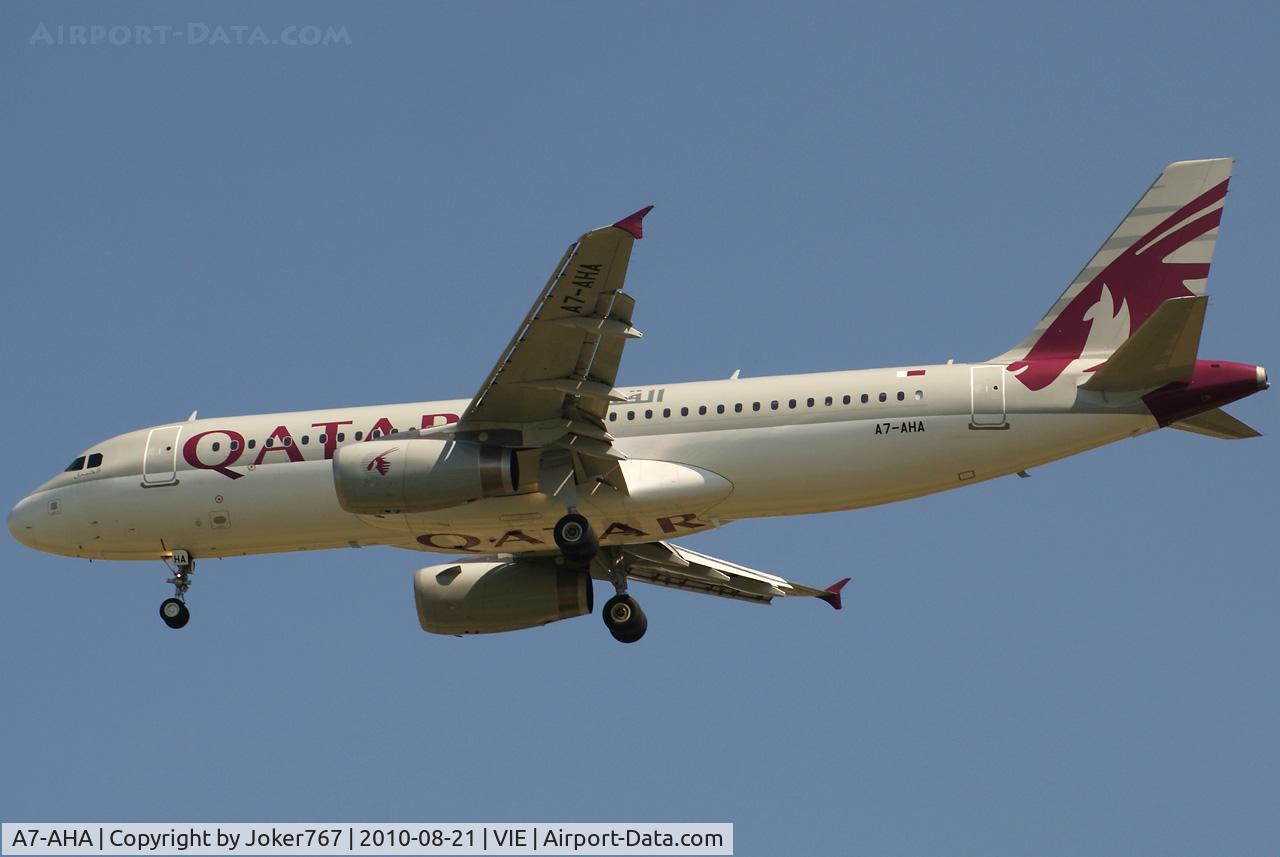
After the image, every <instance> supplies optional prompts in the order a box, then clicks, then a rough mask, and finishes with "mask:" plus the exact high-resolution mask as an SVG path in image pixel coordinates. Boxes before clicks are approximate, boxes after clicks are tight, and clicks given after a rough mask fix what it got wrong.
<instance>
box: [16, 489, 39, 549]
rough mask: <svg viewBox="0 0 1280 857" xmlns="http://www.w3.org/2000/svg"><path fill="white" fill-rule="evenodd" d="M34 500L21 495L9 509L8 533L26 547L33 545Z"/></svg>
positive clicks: (34, 531)
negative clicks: (16, 502)
mask: <svg viewBox="0 0 1280 857" xmlns="http://www.w3.org/2000/svg"><path fill="white" fill-rule="evenodd" d="M35 507H36V501H35V500H34V499H33V498H31V497H23V498H22V499H21V500H19V501H18V504H17V505H16V506H14V507H13V508H12V509H10V510H9V535H11V536H13V537H14V538H15V539H17V540H18V541H20V542H22V543H23V544H24V545H27V546H28V547H35V534H36V529H35V521H36V516H35Z"/></svg>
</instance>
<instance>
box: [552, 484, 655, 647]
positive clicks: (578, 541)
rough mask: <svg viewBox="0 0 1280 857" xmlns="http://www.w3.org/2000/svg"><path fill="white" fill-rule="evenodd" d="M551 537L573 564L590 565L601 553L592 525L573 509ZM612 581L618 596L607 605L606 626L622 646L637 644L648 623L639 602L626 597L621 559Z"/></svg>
mask: <svg viewBox="0 0 1280 857" xmlns="http://www.w3.org/2000/svg"><path fill="white" fill-rule="evenodd" d="M552 535H553V536H554V537H555V540H556V547H558V548H560V553H562V554H563V555H564V558H565V559H567V560H569V561H570V562H575V563H582V564H583V565H589V564H590V563H591V561H592V560H593V559H595V558H596V555H597V554H598V553H599V552H600V539H599V538H597V537H596V534H595V532H594V531H593V530H592V529H591V522H590V521H588V520H587V519H586V518H584V517H583V516H582V515H579V514H578V513H577V512H576V511H574V510H573V509H572V508H570V509H569V514H567V515H565V516H564V517H563V518H561V519H560V520H558V521H556V526H555V529H554V530H553V531H552ZM611 553H612V551H611ZM609 577H610V579H611V580H612V582H613V588H614V590H615V591H616V592H617V594H616V595H614V596H613V597H612V598H610V599H609V600H608V601H607V602H606V603H605V605H604V613H603V616H604V626H605V627H606V628H608V629H609V633H610V634H612V635H613V638H614V639H615V640H617V641H618V642H619V643H634V642H635V641H637V640H639V639H640V638H641V637H643V636H644V632H645V631H647V630H648V629H649V619H648V617H647V616H645V615H644V611H643V610H641V609H640V605H639V604H638V603H636V600H635V599H634V598H632V597H631V596H630V595H628V594H627V570H626V566H625V564H624V561H623V559H622V557H621V555H618V556H615V557H613V559H612V561H610V562H609Z"/></svg>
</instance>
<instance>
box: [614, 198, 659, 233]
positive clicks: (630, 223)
mask: <svg viewBox="0 0 1280 857" xmlns="http://www.w3.org/2000/svg"><path fill="white" fill-rule="evenodd" d="M651 211H653V206H652V205H646V206H645V207H644V208H642V209H640V210H639V211H637V212H636V213H635V214H628V215H627V216H626V217H624V218H622V219H621V220H619V221H618V222H617V223H615V224H613V225H614V226H616V227H617V228H619V229H621V230H622V231H623V232H626V233H627V234H628V235H630V236H631V237H632V238H634V239H636V240H637V241H639V240H640V239H641V238H643V237H644V226H643V223H644V216H645V215H646V214H648V213H649V212H651Z"/></svg>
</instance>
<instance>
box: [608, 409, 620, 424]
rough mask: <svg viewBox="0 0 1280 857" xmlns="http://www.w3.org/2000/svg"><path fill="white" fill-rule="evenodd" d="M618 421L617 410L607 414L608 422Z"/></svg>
mask: <svg viewBox="0 0 1280 857" xmlns="http://www.w3.org/2000/svg"><path fill="white" fill-rule="evenodd" d="M617 421H618V412H617V411H613V412H611V413H610V414H609V422H611V423H616V422H617Z"/></svg>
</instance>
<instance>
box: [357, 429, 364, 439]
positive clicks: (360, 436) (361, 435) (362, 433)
mask: <svg viewBox="0 0 1280 857" xmlns="http://www.w3.org/2000/svg"><path fill="white" fill-rule="evenodd" d="M362 437H364V432H362V431H358V432H356V433H355V439H356V440H359V439H360V438H362Z"/></svg>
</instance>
